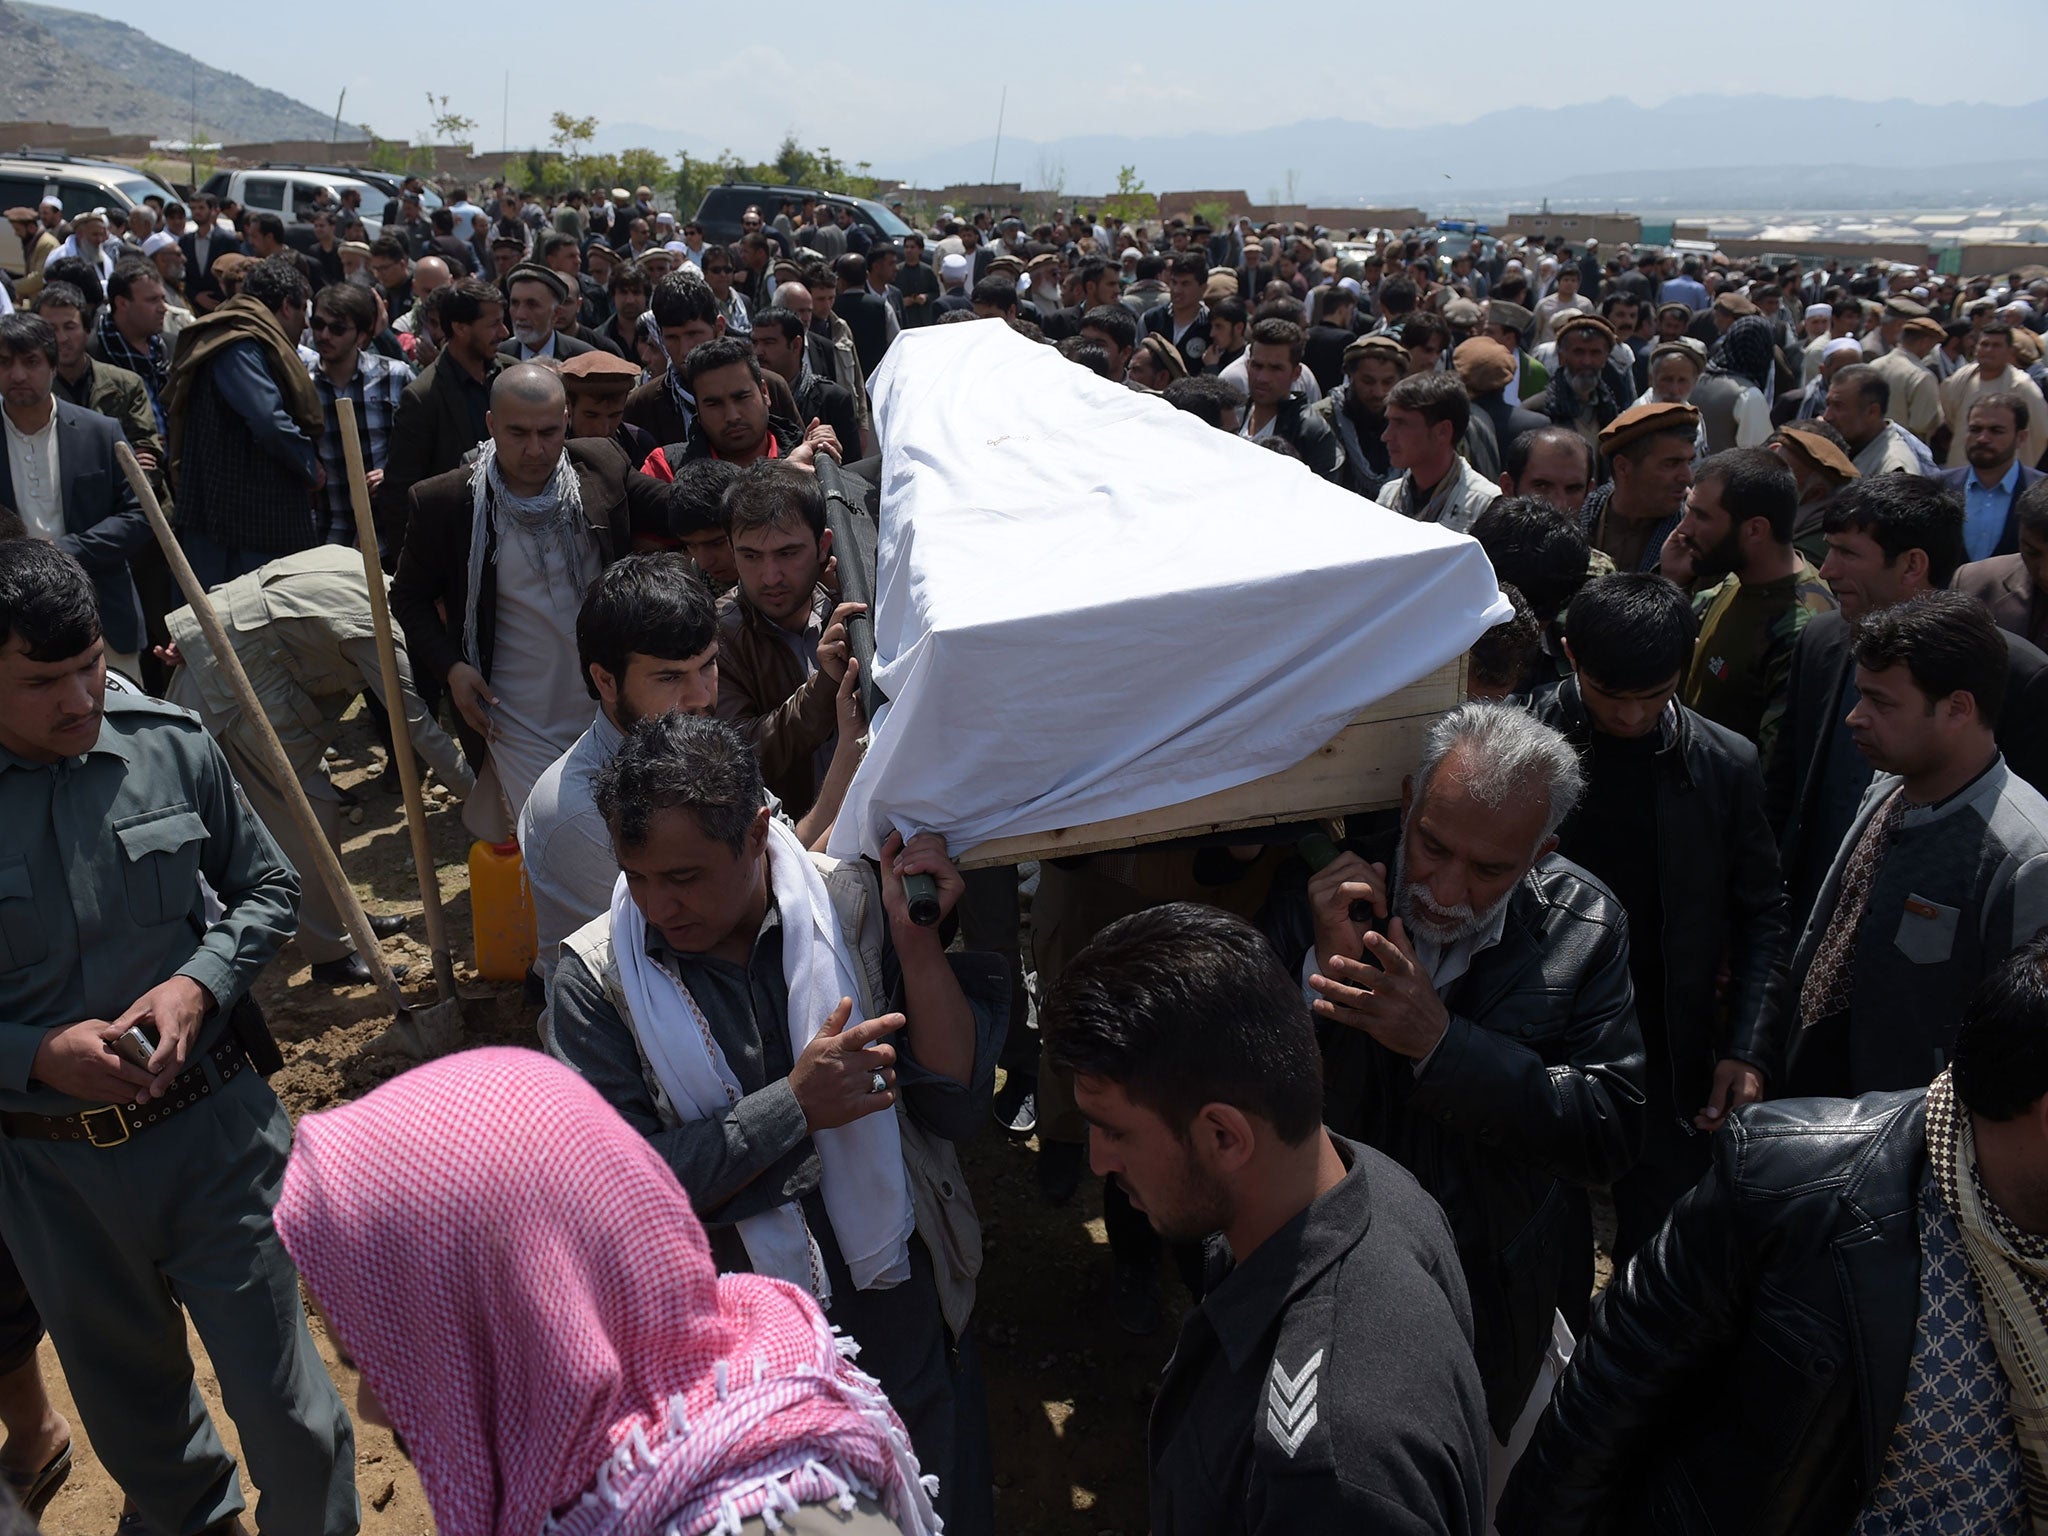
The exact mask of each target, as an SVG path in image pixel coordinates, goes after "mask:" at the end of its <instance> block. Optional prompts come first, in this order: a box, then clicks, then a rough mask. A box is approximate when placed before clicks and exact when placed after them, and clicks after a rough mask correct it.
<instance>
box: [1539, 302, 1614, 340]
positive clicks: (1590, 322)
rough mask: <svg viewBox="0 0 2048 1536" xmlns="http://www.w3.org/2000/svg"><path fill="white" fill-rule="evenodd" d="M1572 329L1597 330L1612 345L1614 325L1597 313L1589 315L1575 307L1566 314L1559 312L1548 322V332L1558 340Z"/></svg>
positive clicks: (1569, 333)
mask: <svg viewBox="0 0 2048 1536" xmlns="http://www.w3.org/2000/svg"><path fill="white" fill-rule="evenodd" d="M1573 331H1597V332H1599V333H1600V335H1601V337H1602V338H1603V339H1604V340H1605V341H1606V342H1607V344H1608V345H1609V346H1610V347H1611V346H1613V345H1614V327H1613V326H1611V325H1609V324H1608V323H1607V322H1606V321H1605V320H1602V319H1601V318H1600V317H1599V316H1598V315H1589V314H1587V313H1586V312H1585V311H1584V310H1583V309H1575V310H1573V311H1572V312H1571V313H1570V314H1568V315H1566V314H1560V315H1559V316H1558V317H1557V318H1556V319H1554V320H1552V321H1551V322H1550V334H1551V335H1553V336H1555V337H1556V338H1557V339H1558V340H1559V341H1563V340H1564V339H1565V337H1567V336H1569V335H1571V333H1572V332H1573Z"/></svg>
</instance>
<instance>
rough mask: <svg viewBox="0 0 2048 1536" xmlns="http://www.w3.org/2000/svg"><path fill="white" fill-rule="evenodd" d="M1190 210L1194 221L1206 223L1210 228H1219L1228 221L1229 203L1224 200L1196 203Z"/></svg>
mask: <svg viewBox="0 0 2048 1536" xmlns="http://www.w3.org/2000/svg"><path fill="white" fill-rule="evenodd" d="M1192 212H1193V213H1194V216H1195V222H1197V223H1201V224H1206V225H1208V226H1209V227H1210V228H1211V229H1221V228H1222V227H1223V226H1224V225H1226V224H1228V223H1229V222H1230V204H1228V203H1225V202H1208V203H1197V204H1195V206H1194V208H1193V210H1192Z"/></svg>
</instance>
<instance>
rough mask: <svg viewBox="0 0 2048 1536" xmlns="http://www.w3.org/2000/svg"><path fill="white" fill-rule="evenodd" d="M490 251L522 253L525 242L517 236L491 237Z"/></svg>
mask: <svg viewBox="0 0 2048 1536" xmlns="http://www.w3.org/2000/svg"><path fill="white" fill-rule="evenodd" d="M491 249H492V250H494V251H524V250H525V249H526V242H525V241H524V240H522V239H520V238H519V237H518V236H517V235H493V236H492V237H491Z"/></svg>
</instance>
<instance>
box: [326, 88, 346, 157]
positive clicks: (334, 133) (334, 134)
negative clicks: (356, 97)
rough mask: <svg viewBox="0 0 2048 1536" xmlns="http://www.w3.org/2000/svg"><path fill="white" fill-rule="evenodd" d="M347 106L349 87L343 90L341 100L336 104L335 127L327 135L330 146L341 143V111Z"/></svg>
mask: <svg viewBox="0 0 2048 1536" xmlns="http://www.w3.org/2000/svg"><path fill="white" fill-rule="evenodd" d="M347 104H348V87H347V86H345V85H344V86H343V87H342V88H341V96H340V98H339V99H338V100H336V102H335V103H334V127H333V128H332V129H331V130H329V132H328V135H327V142H328V143H330V144H338V143H339V142H341V109H342V108H343V107H344V106H346V105H347Z"/></svg>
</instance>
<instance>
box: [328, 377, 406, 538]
mask: <svg viewBox="0 0 2048 1536" xmlns="http://www.w3.org/2000/svg"><path fill="white" fill-rule="evenodd" d="M301 356H304V349H301ZM309 366H310V368H311V371H312V374H313V387H314V388H315V389H317V390H319V392H320V409H321V412H322V413H323V415H324V416H325V417H326V425H325V426H323V427H322V428H321V430H320V467H321V468H322V469H323V470H325V471H326V473H327V481H326V483H325V484H324V485H322V486H321V487H320V491H319V499H320V512H321V515H322V519H323V522H322V528H321V537H322V538H324V539H325V540H326V541H327V542H328V543H329V544H349V545H353V544H354V543H355V541H356V515H355V510H354V508H352V507H351V506H350V505H349V499H348V461H347V460H346V459H345V458H344V457H343V456H342V451H341V414H340V412H338V411H337V410H336V409H335V402H336V401H337V400H338V399H341V398H343V397H346V398H347V399H350V400H353V401H354V402H355V406H356V424H357V430H358V432H359V434H360V436H361V438H362V442H363V468H364V469H365V470H372V469H382V468H383V467H384V456H385V454H386V453H387V452H388V451H389V449H390V444H391V423H392V420H393V418H395V417H396V416H397V414H398V399H399V396H400V395H402V394H404V392H405V386H406V385H408V384H410V383H411V382H412V380H413V371H412V367H411V365H410V364H407V363H401V362H398V361H396V360H395V359H393V358H388V357H385V356H384V355H383V354H382V353H380V352H372V351H371V350H369V349H368V348H367V347H366V348H364V349H363V350H362V351H361V352H359V353H357V354H356V372H355V377H354V378H352V379H350V380H349V382H348V383H347V384H346V385H343V386H341V387H340V388H336V386H335V383H334V380H333V379H331V378H329V377H328V376H327V370H326V369H324V368H322V367H321V366H320V365H319V362H318V360H317V358H316V360H315V361H314V362H312V363H311V364H310V365H309Z"/></svg>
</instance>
